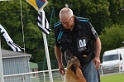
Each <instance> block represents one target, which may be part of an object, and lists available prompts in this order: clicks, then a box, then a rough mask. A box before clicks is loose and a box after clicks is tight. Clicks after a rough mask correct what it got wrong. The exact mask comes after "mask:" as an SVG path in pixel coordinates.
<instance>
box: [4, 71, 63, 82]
mask: <svg viewBox="0 0 124 82" xmlns="http://www.w3.org/2000/svg"><path fill="white" fill-rule="evenodd" d="M52 74H53V80H54V82H61V81H63V78H64V77H63V76H62V75H61V74H60V73H59V71H58V69H54V70H52ZM4 82H50V81H49V73H48V70H46V71H38V72H30V73H21V74H12V75H5V76H4Z"/></svg>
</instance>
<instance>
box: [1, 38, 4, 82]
mask: <svg viewBox="0 0 124 82" xmlns="http://www.w3.org/2000/svg"><path fill="white" fill-rule="evenodd" d="M0 82H4V77H3V62H2V51H1V39H0Z"/></svg>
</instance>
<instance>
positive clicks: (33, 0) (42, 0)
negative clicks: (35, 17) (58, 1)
mask: <svg viewBox="0 0 124 82" xmlns="http://www.w3.org/2000/svg"><path fill="white" fill-rule="evenodd" d="M26 1H27V2H28V3H29V4H31V5H32V6H33V7H34V8H35V9H36V10H37V11H38V12H39V11H40V10H41V9H43V8H44V7H45V6H46V5H47V3H48V2H47V0H26Z"/></svg>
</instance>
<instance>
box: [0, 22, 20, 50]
mask: <svg viewBox="0 0 124 82" xmlns="http://www.w3.org/2000/svg"><path fill="white" fill-rule="evenodd" d="M0 32H1V33H2V34H3V37H4V38H5V40H6V42H7V44H8V45H9V46H10V47H11V48H12V50H13V51H17V52H20V51H21V47H20V46H19V45H17V44H15V43H14V42H13V40H12V39H11V38H10V36H9V35H8V33H7V31H6V30H5V29H4V28H3V26H2V25H1V24H0Z"/></svg>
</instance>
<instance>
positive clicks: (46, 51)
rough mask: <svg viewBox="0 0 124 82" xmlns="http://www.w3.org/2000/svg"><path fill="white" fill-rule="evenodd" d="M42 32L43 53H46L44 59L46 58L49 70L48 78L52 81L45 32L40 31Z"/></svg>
mask: <svg viewBox="0 0 124 82" xmlns="http://www.w3.org/2000/svg"><path fill="white" fill-rule="evenodd" d="M42 34H43V40H44V47H45V54H46V59H47V66H48V70H49V78H50V82H53V77H52V70H51V63H50V57H49V51H48V44H47V39H46V34H45V33H44V32H42Z"/></svg>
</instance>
